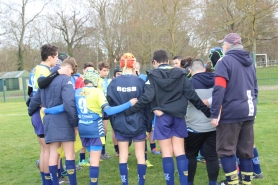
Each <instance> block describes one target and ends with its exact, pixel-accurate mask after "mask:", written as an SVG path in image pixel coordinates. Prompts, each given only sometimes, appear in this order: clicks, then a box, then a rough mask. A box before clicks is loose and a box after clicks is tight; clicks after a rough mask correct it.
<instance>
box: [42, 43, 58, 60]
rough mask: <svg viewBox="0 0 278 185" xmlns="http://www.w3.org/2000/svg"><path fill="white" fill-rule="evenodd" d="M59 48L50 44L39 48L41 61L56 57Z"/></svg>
mask: <svg viewBox="0 0 278 185" xmlns="http://www.w3.org/2000/svg"><path fill="white" fill-rule="evenodd" d="M58 50H59V48H58V47H57V46H52V45H50V44H45V45H43V46H42V47H41V59H42V61H46V59H47V58H48V57H49V56H52V57H54V56H56V55H57V53H58Z"/></svg>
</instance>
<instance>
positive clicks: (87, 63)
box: [83, 62, 95, 69]
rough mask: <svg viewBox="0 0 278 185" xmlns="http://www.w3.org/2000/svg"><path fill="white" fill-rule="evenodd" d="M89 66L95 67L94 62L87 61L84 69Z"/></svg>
mask: <svg viewBox="0 0 278 185" xmlns="http://www.w3.org/2000/svg"><path fill="white" fill-rule="evenodd" d="M87 67H93V68H95V66H94V64H93V63H92V62H86V63H85V64H84V66H83V69H86V68H87Z"/></svg>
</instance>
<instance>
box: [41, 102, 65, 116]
mask: <svg viewBox="0 0 278 185" xmlns="http://www.w3.org/2000/svg"><path fill="white" fill-rule="evenodd" d="M64 111H65V109H64V105H63V104H61V105H57V106H55V107H51V108H47V109H45V110H44V113H45V114H59V113H61V112H64Z"/></svg>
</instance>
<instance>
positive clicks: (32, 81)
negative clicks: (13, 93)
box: [28, 68, 35, 96]
mask: <svg viewBox="0 0 278 185" xmlns="http://www.w3.org/2000/svg"><path fill="white" fill-rule="evenodd" d="M34 70H35V68H33V69H32V70H31V71H30V75H29V78H28V86H29V87H32V88H33V92H32V94H31V95H30V96H32V95H34V93H35V91H34V88H35V73H34Z"/></svg>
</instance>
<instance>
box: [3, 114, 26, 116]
mask: <svg viewBox="0 0 278 185" xmlns="http://www.w3.org/2000/svg"><path fill="white" fill-rule="evenodd" d="M0 116H28V114H0Z"/></svg>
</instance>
